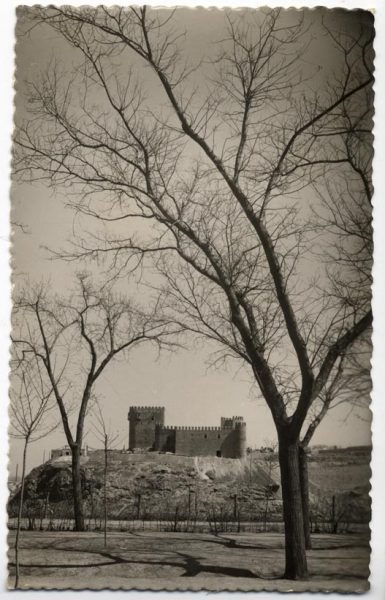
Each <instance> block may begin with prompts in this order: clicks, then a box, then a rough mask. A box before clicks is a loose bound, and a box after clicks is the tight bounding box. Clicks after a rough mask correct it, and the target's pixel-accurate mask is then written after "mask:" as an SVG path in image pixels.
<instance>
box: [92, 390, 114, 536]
mask: <svg viewBox="0 0 385 600" xmlns="http://www.w3.org/2000/svg"><path fill="white" fill-rule="evenodd" d="M93 409H94V410H93V412H94V415H95V421H96V423H95V426H94V432H95V435H96V437H97V439H98V440H99V441H100V442H102V444H103V450H104V468H103V506H104V511H103V512H104V527H103V537H104V547H107V521H108V508H107V506H108V504H107V477H108V466H109V465H108V452H109V450H112V449H113V448H115V447H116V444H117V441H118V438H119V433H112V432H111V429H110V427H107V425H106V420H105V418H104V414H103V410H102V408H101V406H100V402H99V401H98V400H97V399H95V403H94V407H93Z"/></svg>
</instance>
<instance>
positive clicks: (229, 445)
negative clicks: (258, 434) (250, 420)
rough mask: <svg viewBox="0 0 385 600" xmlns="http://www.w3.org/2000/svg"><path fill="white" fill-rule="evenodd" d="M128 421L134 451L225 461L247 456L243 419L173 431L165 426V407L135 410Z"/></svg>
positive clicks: (223, 418) (237, 418)
mask: <svg viewBox="0 0 385 600" xmlns="http://www.w3.org/2000/svg"><path fill="white" fill-rule="evenodd" d="M128 419H129V421H130V428H129V433H130V438H129V448H130V449H131V450H133V449H135V448H141V449H145V450H149V449H153V450H156V451H158V452H173V453H175V454H179V455H183V456H221V457H224V458H242V457H243V456H245V454H246V424H245V423H244V422H243V418H242V417H230V418H227V417H222V418H221V427H175V426H174V427H172V426H165V425H164V407H160V406H155V407H149V406H142V407H138V406H132V407H130V411H129V414H128Z"/></svg>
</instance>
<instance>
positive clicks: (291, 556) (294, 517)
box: [279, 435, 308, 579]
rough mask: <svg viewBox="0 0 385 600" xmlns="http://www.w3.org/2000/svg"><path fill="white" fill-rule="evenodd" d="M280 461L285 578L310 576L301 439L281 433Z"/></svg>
mask: <svg viewBox="0 0 385 600" xmlns="http://www.w3.org/2000/svg"><path fill="white" fill-rule="evenodd" d="M279 464H280V468H281V486H282V500H283V518H284V523H285V574H284V578H285V579H306V578H307V576H308V571H307V561H306V545H305V534H304V524H303V512H302V495H301V482H300V475H299V441H298V440H294V441H293V440H291V439H288V438H287V436H285V435H280V436H279Z"/></svg>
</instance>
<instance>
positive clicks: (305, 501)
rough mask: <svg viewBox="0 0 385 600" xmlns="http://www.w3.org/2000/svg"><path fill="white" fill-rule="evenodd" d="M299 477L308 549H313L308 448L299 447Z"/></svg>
mask: <svg viewBox="0 0 385 600" xmlns="http://www.w3.org/2000/svg"><path fill="white" fill-rule="evenodd" d="M299 477H300V482H301V494H302V512H303V529H304V534H305V544H306V549H307V550H311V535H310V501H309V472H308V468H307V449H306V448H304V447H303V446H300V447H299Z"/></svg>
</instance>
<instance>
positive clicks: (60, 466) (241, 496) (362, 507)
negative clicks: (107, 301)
mask: <svg viewBox="0 0 385 600" xmlns="http://www.w3.org/2000/svg"><path fill="white" fill-rule="evenodd" d="M108 459H109V472H108V484H107V497H108V511H109V516H110V518H115V519H120V520H127V519H134V518H136V517H138V516H139V517H140V518H143V519H160V520H164V519H171V518H172V515H175V512H177V513H178V515H179V518H187V516H188V515H189V514H190V516H191V515H194V517H195V516H196V518H197V519H198V520H199V519H206V518H208V516H210V515H211V516H212V518H222V519H226V518H228V519H231V518H233V516H234V511H235V510H236V511H237V512H238V511H239V513H240V518H241V519H242V520H260V519H261V518H262V517H264V518H266V517H267V516H268V518H269V519H270V520H281V510H282V501H281V496H280V487H279V469H278V461H277V456H276V454H274V453H261V452H258V451H256V452H253V453H252V454H250V455H249V456H247V457H246V458H244V459H224V458H217V457H184V456H175V455H168V454H158V453H155V452H151V453H144V454H130V453H126V452H121V451H110V452H109V453H108ZM369 460H370V449H369V448H361V449H354V448H352V449H349V448H347V449H331V450H317V451H316V452H313V453H312V454H311V455H310V456H309V479H310V491H311V498H312V502H313V505H314V507H315V512H317V510H318V511H324V512H325V510H326V512H328V510H329V504H330V502H331V499H332V497H333V495H334V496H336V497H337V502H336V500H334V507H336V506H337V508H338V510H340V508H341V506H342V505H344V507H345V508H344V510H345V512H346V511H347V510H348V512H350V513H351V516H352V518H353V520H355V521H367V520H369V517H370V503H369V496H368V492H369V477H370V468H369ZM103 464H104V454H103V451H102V450H97V451H94V452H91V453H90V454H89V456H86V457H83V458H82V478H83V481H82V485H83V490H84V498H85V508H86V513H87V515H88V516H93V517H96V516H98V515H99V516H100V515H101V514H102V491H103V489H102V488H103ZM71 490H72V484H71V463H70V460H69V457H61V458H58V459H56V460H53V461H49V462H47V463H45V464H43V465H40V466H39V467H37V468H35V469H33V470H32V471H31V473H30V474H29V475H28V477H27V480H26V486H25V499H26V514H27V513H28V511H29V512H31V511H32V512H36V516H38V513H39V514H40V515H41V512H42V511H44V512H45V515H46V516H47V514H49V515H51V516H53V517H55V518H58V517H59V516H60V517H64V516H65V515H67V516H68V517H69V516H70V512H71V510H72V506H71V500H72V491H71ZM18 494H19V491H18V490H17V491H16V493H14V494H13V495H12V497H11V499H10V502H9V512H10V514H11V515H14V514H15V510H16V505H17V501H18ZM234 495H236V498H234ZM317 503H318V504H317ZM317 506H318V508H317ZM266 511H268V514H267V512H266Z"/></svg>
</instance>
